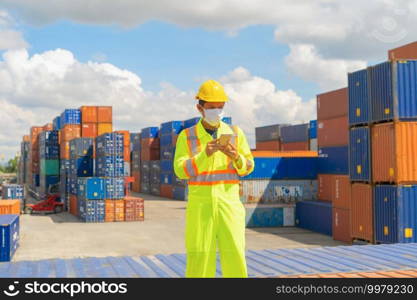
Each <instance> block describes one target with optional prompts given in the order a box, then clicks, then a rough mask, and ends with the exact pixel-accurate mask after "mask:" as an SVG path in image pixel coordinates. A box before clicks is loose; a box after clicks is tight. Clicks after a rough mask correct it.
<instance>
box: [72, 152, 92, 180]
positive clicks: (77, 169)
mask: <svg viewBox="0 0 417 300" xmlns="http://www.w3.org/2000/svg"><path fill="white" fill-rule="evenodd" d="M70 161H71V169H70V173H71V174H72V175H75V176H78V177H92V176H94V159H93V158H92V157H88V156H84V157H80V158H76V159H71V160H70Z"/></svg>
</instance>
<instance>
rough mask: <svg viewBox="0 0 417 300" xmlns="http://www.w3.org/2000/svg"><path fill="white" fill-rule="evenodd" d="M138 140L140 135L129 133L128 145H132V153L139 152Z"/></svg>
mask: <svg viewBox="0 0 417 300" xmlns="http://www.w3.org/2000/svg"><path fill="white" fill-rule="evenodd" d="M140 140H141V134H140V133H131V134H130V144H131V145H132V147H131V150H132V151H140Z"/></svg>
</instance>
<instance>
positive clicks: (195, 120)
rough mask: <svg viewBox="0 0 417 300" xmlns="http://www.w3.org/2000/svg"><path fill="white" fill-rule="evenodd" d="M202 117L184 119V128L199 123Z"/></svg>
mask: <svg viewBox="0 0 417 300" xmlns="http://www.w3.org/2000/svg"><path fill="white" fill-rule="evenodd" d="M200 119H201V118H200V117H196V118H192V119H188V120H185V121H184V129H186V128H190V127H193V126H194V125H195V124H197V123H198V122H199V121H200Z"/></svg>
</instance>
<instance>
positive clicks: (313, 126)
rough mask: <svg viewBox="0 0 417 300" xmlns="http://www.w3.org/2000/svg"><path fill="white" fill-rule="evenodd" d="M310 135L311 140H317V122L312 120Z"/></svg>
mask: <svg viewBox="0 0 417 300" xmlns="http://www.w3.org/2000/svg"><path fill="white" fill-rule="evenodd" d="M308 134H309V138H310V139H316V138H317V120H311V121H310V125H309V128H308Z"/></svg>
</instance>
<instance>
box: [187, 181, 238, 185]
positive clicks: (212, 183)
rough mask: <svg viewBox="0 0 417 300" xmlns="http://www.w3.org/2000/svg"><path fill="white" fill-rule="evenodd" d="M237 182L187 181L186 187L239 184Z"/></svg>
mask: <svg viewBox="0 0 417 300" xmlns="http://www.w3.org/2000/svg"><path fill="white" fill-rule="evenodd" d="M239 182H240V181H239V180H219V181H203V182H200V181H188V185H216V184H239Z"/></svg>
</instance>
